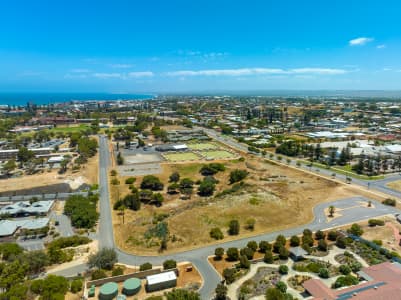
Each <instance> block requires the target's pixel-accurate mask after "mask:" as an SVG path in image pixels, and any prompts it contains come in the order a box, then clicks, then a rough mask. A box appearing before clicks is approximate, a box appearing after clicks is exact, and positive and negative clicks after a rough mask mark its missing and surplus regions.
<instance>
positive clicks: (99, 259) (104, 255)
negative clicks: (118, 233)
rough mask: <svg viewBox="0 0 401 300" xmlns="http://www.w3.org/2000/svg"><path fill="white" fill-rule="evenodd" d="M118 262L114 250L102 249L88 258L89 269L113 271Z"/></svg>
mask: <svg viewBox="0 0 401 300" xmlns="http://www.w3.org/2000/svg"><path fill="white" fill-rule="evenodd" d="M116 262H117V253H116V251H115V250H114V249H113V248H102V249H100V250H99V251H98V252H97V253H96V254H92V255H90V256H89V258H88V265H89V267H91V268H93V267H96V268H98V269H106V270H111V269H112V268H113V266H114V264H115V263H116Z"/></svg>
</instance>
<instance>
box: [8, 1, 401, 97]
mask: <svg viewBox="0 0 401 300" xmlns="http://www.w3.org/2000/svg"><path fill="white" fill-rule="evenodd" d="M400 11H401V2H400V1H371V0H365V1H360V0H354V1H351V0H348V1H343V0H336V1H323V0H320V1H318V0H310V1H306V0H304V1H301V0H298V1H296V0H293V1H289V0H280V1H279V0H277V1H269V0H264V1H235V0H231V1H226V0H214V1H209V0H203V1H198V0H185V1H184V0H182V1H178V0H171V1H167V0H159V1H154V0H146V1H139V0H131V1H120V0H113V1H102V0H96V1H95V0H80V1H76V0H68V1H67V0H64V1H62V0H60V1H54V0H52V1H43V0H37V1H30V0H26V1H21V0H12V1H11V0H8V1H7V0H5V1H1V3H0V28H1V30H0V91H3V92H18V91H19V92H110V93H132V92H172V93H174V92H190V91H213V90H227V91H230V90H231V91H235V90H269V89H318V90H319V89H401V84H400V83H401V21H400V19H399V12H400Z"/></svg>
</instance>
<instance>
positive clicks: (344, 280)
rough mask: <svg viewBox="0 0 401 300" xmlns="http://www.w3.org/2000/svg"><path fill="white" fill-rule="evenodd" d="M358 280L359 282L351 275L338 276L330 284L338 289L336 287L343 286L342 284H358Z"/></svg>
mask: <svg viewBox="0 0 401 300" xmlns="http://www.w3.org/2000/svg"><path fill="white" fill-rule="evenodd" d="M358 282H359V280H358V278H356V277H355V276H352V275H346V276H340V277H338V278H337V280H336V281H335V282H334V283H333V284H332V288H335V289H338V288H341V287H344V286H350V285H355V284H358Z"/></svg>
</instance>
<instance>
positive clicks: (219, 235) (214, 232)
mask: <svg viewBox="0 0 401 300" xmlns="http://www.w3.org/2000/svg"><path fill="white" fill-rule="evenodd" d="M210 237H211V238H213V239H215V240H222V239H223V238H224V234H223V232H222V231H221V229H220V228H218V227H214V228H212V229H211V230H210Z"/></svg>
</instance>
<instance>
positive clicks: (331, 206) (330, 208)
mask: <svg viewBox="0 0 401 300" xmlns="http://www.w3.org/2000/svg"><path fill="white" fill-rule="evenodd" d="M335 211H336V208H335V207H334V206H333V205H330V207H329V217H331V218H332V217H333V215H334V212H335Z"/></svg>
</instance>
